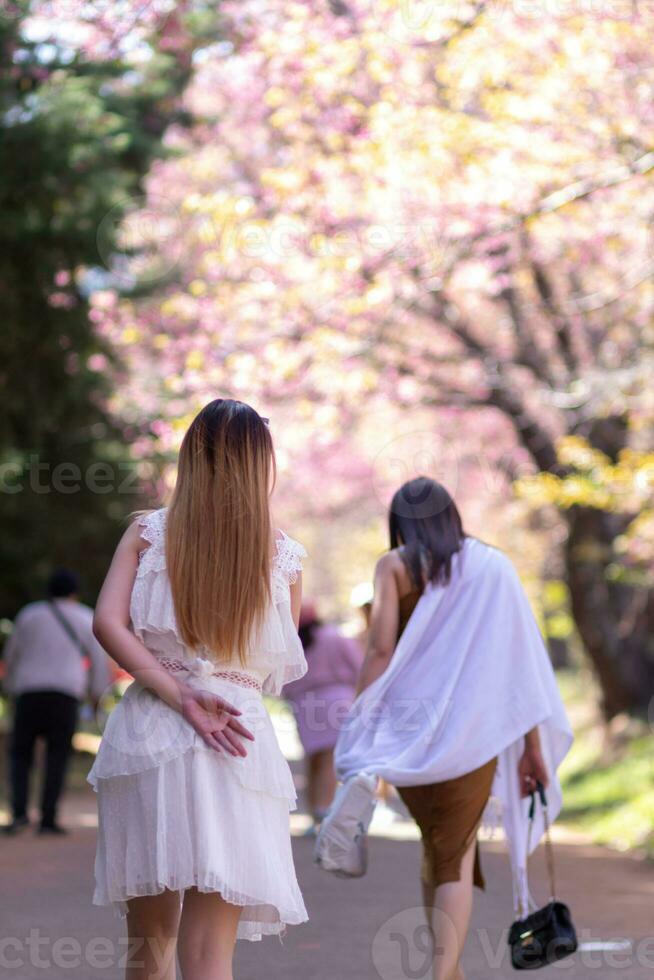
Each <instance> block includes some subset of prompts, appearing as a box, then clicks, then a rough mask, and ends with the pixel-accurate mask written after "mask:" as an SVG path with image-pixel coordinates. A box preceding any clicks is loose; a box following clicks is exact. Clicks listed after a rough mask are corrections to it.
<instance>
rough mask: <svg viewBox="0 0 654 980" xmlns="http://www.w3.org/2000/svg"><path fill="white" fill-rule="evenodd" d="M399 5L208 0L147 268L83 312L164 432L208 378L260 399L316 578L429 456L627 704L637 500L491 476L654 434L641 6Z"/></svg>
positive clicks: (182, 416) (634, 621)
mask: <svg viewBox="0 0 654 980" xmlns="http://www.w3.org/2000/svg"><path fill="white" fill-rule="evenodd" d="M412 6H413V5H405V4H398V3H393V2H388V3H377V4H370V3H368V2H363V0H350V2H347V0H346V2H343V3H340V2H339V3H331V4H329V3H306V4H298V3H292V4H289V5H284V8H283V10H282V9H281V8H280V9H274V8H273V9H268V10H267V14H266V16H265V17H262V16H261V5H260V4H259V3H258V2H256V0H250V2H248V0H242V2H240V3H238V4H236V3H224V4H223V6H222V8H221V9H222V12H223V15H224V16H225V19H226V23H227V38H228V40H229V44H226V45H225V46H224V47H222V48H221V49H219V50H218V49H217V50H215V51H214V52H213V53H212V57H211V58H209V59H207V60H206V61H205V62H203V63H202V64H201V65H198V67H197V71H196V73H195V76H194V80H193V83H192V85H191V87H190V88H189V90H188V92H187V96H186V100H187V105H188V106H189V107H190V108H191V109H192V111H193V112H194V114H195V115H196V116H197V117H199V118H201V120H202V121H201V124H200V125H199V126H196V127H194V129H193V130H192V132H189V133H188V134H186V135H182V136H181V138H180V143H179V150H180V155H179V157H178V158H177V159H175V160H172V161H170V162H168V163H165V164H162V165H160V166H158V167H157V170H156V174H154V175H153V179H152V181H151V183H150V191H151V199H150V205H151V206H152V207H154V209H155V210H156V211H158V213H159V214H160V216H161V220H162V221H168V222H170V223H172V224H173V225H174V229H175V231H174V234H170V235H169V236H168V237H167V238H166V241H165V242H162V251H164V252H165V254H166V255H167V256H168V261H169V268H170V269H171V270H172V271H171V275H170V278H169V280H168V281H167V282H162V289H161V290H160V292H159V293H158V294H157V295H152V296H149V297H146V298H144V299H142V298H138V299H136V300H135V301H132V300H127V301H125V302H122V303H119V302H117V301H116V297H115V296H114V295H113V294H110V293H107V292H105V293H103V294H98V296H97V297H96V308H97V310H98V314H99V321H98V325H99V330H100V333H101V335H102V336H104V337H106V338H107V339H108V340H109V341H110V342H111V343H112V344H113V345H114V346H115V347H116V348H117V349H119V350H120V351H121V353H122V355H123V356H124V358H125V359H126V363H127V364H128V365H129V377H131V378H132V379H134V383H132V384H131V386H130V384H128V385H126V386H125V387H124V388H123V390H122V398H123V399H124V401H125V404H126V405H127V406H132V407H133V408H134V409H135V410H136V406H140V410H142V411H144V412H145V413H146V414H148V413H151V414H152V415H157V417H158V427H159V442H160V445H161V446H162V447H164V448H169V449H172V448H174V446H175V445H176V443H177V441H178V437H179V433H180V431H181V430H182V429H183V427H184V424H185V423H186V421H188V413H189V410H190V407H191V406H193V408H195V407H196V406H197V405H198V404H199V403H200V402H201V401H202V400H204V399H205V398H206V397H209V396H211V394H212V393H215V392H216V391H220V392H230V393H233V394H235V395H237V396H241V397H247V398H256V399H259V400H260V401H263V402H264V403H265V404H268V405H271V406H272V408H270V409H268V410H267V411H266V414H272V415H274V417H275V419H276V422H277V426H278V428H277V433H278V434H277V438H278V445H279V446H280V450H281V453H282V457H283V461H284V464H285V475H286V477H287V480H288V481H290V483H291V485H292V487H293V488H294V489H295V488H297V487H298V486H299V487H313V493H310V494H309V495H308V496H307V495H305V496H304V497H303V496H302V495H301V494H293V493H291V494H290V495H289V497H288V504H289V506H288V508H287V512H288V513H289V514H291V515H292V519H293V520H294V521H296V523H297V521H298V516H299V511H302V509H303V508H304V517H305V519H306V520H305V522H306V525H307V527H309V528H310V530H309V532H308V533H309V534H310V535H311V536H313V540H314V544H315V545H316V546H317V548H316V550H317V551H318V553H319V554H320V556H321V558H320V561H319V564H320V566H321V574H322V566H326V565H327V564H329V563H330V562H331V564H332V565H333V566H334V567H339V568H340V569H343V568H345V569H347V568H348V567H349V568H351V567H357V568H361V567H362V566H364V565H365V564H367V565H369V564H370V560H371V558H372V557H373V554H372V552H374V551H375V549H377V550H379V549H380V548H381V547H383V540H384V539H383V537H382V535H381V534H380V529H379V522H380V515H381V513H382V512H383V508H384V506H385V504H386V503H387V501H388V495H389V492H390V490H391V488H392V486H391V485H392V484H393V483H396V484H397V483H399V482H401V480H402V479H406V478H408V477H409V476H411V475H414V473H415V472H416V470H420V469H429V470H430V471H431V472H432V475H435V476H439V477H441V478H442V479H443V480H444V482H445V483H446V484H448V485H449V486H450V487H451V489H452V490H453V491H454V493H455V494H456V495H457V498H458V499H461V500H462V501H463V502H464V504H467V505H468V506H464V511H465V512H466V516H468V515H469V520H468V523H469V525H470V526H471V528H472V530H474V531H477V532H478V533H482V534H485V536H487V537H490V538H491V539H492V540H493V541H495V543H497V544H500V545H502V546H504V547H507V548H508V549H509V550H510V551H511V552H512V553H513V554H514V555H515V556H516V557H517V558H518V560H519V561H520V562H521V564H522V566H523V569H522V570H523V572H524V571H525V566H526V567H527V570H528V571H530V572H534V570H535V568H536V566H537V565H539V566H540V568H539V569H538V573H537V574H543V575H544V576H545V577H546V578H547V579H548V580H549V581H551V579H552V573H551V569H552V568H553V567H554V568H556V569H557V572H556V574H557V575H560V579H559V581H560V583H561V586H562V588H561V589H559V590H558V596H559V600H561V599H562V600H563V601H564V602H566V605H567V610H564V609H560V610H559V612H558V614H557V628H558V627H560V625H561V623H562V622H564V621H565V618H566V611H567V612H568V613H569V614H570V615H571V621H573V622H574V626H575V629H576V633H577V635H578V637H580V639H581V641H582V644H583V648H584V650H585V651H586V654H587V655H588V657H589V660H590V663H591V664H592V665H593V669H594V671H595V673H596V676H597V678H598V680H599V683H600V687H601V696H602V703H603V709H604V713H605V716H606V717H607V718H611V717H612V716H614V715H616V714H617V713H619V712H621V711H623V710H640V711H642V710H644V709H646V708H647V706H648V704H649V700H650V698H651V694H652V691H653V690H654V648H653V639H652V615H653V608H654V607H653V602H654V592H653V590H652V579H651V561H652V555H651V553H650V555H649V557H648V559H647V561H646V562H645V564H644V565H643V568H642V574H640V575H639V576H637V577H634V576H633V575H631V574H630V573H629V570H628V568H627V562H626V557H625V554H624V552H623V550H622V543H623V541H624V537H625V534H626V533H628V529H629V528H630V527H631V528H633V527H634V518H635V517H636V516H637V515H636V514H634V512H633V511H632V510H630V508H626V509H625V508H623V507H622V506H618V503H617V502H616V500H615V499H614V498H613V497H611V496H610V495H609V497H608V498H607V500H606V502H605V503H604V504H603V505H602V506H598V505H597V501H596V499H595V498H594V497H592V496H591V498H588V497H584V496H583V495H580V496H579V498H578V499H576V500H575V501H574V503H573V504H570V505H565V506H564V505H563V504H562V502H561V499H560V497H559V496H558V495H557V494H554V493H553V494H551V496H550V497H549V498H548V499H547V500H543V501H541V502H540V503H539V504H538V505H536V504H533V506H532V503H533V501H534V500H535V498H532V503H528V504H527V505H526V506H524V507H523V508H522V510H521V509H520V507H519V506H516V502H515V501H514V500H513V499H512V496H513V494H512V489H511V488H512V485H515V484H516V482H517V481H520V480H521V479H522V478H523V477H526V476H529V475H533V474H542V475H544V476H547V477H551V478H553V479H554V480H557V481H558V480H560V481H563V484H564V485H565V486H569V481H570V480H571V479H573V478H574V472H575V467H574V466H572V468H571V464H570V463H568V462H565V461H563V458H562V457H561V455H560V447H561V446H564V447H565V446H566V445H567V446H569V445H570V443H569V441H566V440H569V439H570V438H573V439H581V440H583V441H584V443H585V444H587V445H588V446H589V447H590V449H591V450H592V451H595V452H598V453H600V454H602V457H603V458H604V459H605V460H606V464H605V466H604V471H605V473H608V472H609V470H610V468H611V467H612V466H618V465H621V461H622V460H623V459H624V458H625V456H624V454H625V453H627V452H634V453H639V452H640V453H646V452H647V447H648V441H649V440H651V431H652V425H651V423H652V413H651V393H650V391H651V384H650V380H649V379H650V378H651V369H652V360H653V359H652V347H653V340H654V330H653V326H652V313H653V306H654V292H653V290H652V270H653V268H654V261H653V255H652V215H653V213H654V183H653V180H652V176H653V174H654V108H653V107H654V77H653V76H652V72H651V60H650V59H651V55H650V44H651V12H650V11H649V9H648V8H646V7H644V6H641V5H637V4H634V5H629V7H628V8H624V9H622V8H621V9H616V10H615V11H613V12H611V11H607V10H603V11H602V12H598V13H597V14H594V13H593V12H587V11H583V12H579V11H575V10H574V9H573V10H571V11H569V12H568V11H563V12H560V13H559V12H553V13H550V12H549V11H543V10H542V9H540V8H539V7H538V5H534V6H533V8H529V9H526V10H519V9H518V8H517V7H515V8H512V7H507V6H506V5H496V4H492V3H483V2H478V3H472V2H471V3H467V4H458V5H456V11H455V13H454V15H452V14H450V13H449V12H448V9H447V7H446V6H441V5H433V4H427V5H420V4H418V5H415V8H414V9H415V12H416V14H417V16H414V17H411V16H410V15H411V9H409V8H412ZM150 365H152V366H150ZM144 376H145V377H147V378H148V379H149V385H148V386H147V390H146V394H145V396H144V391H143V384H142V379H143V377H144ZM307 446H308V447H309V448H308V449H307ZM335 459H337V460H338V463H336V462H335ZM283 472H284V471H283ZM348 472H349V476H348ZM598 479H601V477H600V476H599V475H598ZM639 479H640V480H641V482H642V481H643V480H644V481H645V483H644V486H645V492H644V496H643V499H642V502H641V505H640V506H642V507H643V508H644V509H647V508H649V507H650V506H651V504H650V501H651V482H652V481H651V471H650V470H648V469H647V468H644V469H643V471H642V473H641V476H640V478H639ZM344 487H349V490H345V491H344V490H343V488H344ZM523 499H524V498H523ZM528 499H529V498H527V501H528ZM299 500H300V501H302V502H301V503H300V502H298V501H299ZM330 508H331V512H332V513H333V515H334V518H335V523H336V524H337V526H338V527H340V528H341V529H342V530H343V531H344V537H345V540H346V542H347V544H343V545H342V547H341V548H340V551H339V552H338V555H337V554H336V553H335V545H334V542H335V540H337V539H338V538H339V535H335V534H334V530H333V528H334V524H333V523H331V522H329V521H325V520H324V518H325V516H326V515H327V514H329V513H330ZM375 515H377V516H375ZM319 522H320V523H321V527H319V528H317V527H316V525H317V523H319ZM373 540H374V541H375V542H376V545H374V546H373V545H372V544H371V542H372V541H373ZM343 574H345V573H341V577H342V575H343ZM554 591H555V592H556V591H557V590H556V589H555V590H554ZM549 592H550V594H551V593H552V589H551V588H550V589H549ZM541 605H546V603H545V604H541ZM542 611H543V614H544V617H543V618H544V619H546V618H547V616H546V614H547V612H548V611H547V610H546V609H543V610H542Z"/></svg>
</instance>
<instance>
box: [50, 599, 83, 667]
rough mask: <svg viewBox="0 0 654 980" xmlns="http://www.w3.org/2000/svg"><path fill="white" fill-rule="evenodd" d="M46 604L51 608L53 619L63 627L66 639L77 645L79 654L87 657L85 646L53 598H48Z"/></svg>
mask: <svg viewBox="0 0 654 980" xmlns="http://www.w3.org/2000/svg"><path fill="white" fill-rule="evenodd" d="M48 605H49V607H50V609H51V610H52V615H53V616H54V617H55V619H56V620H57V621H58V623H59V624H60V626H61V627H62V628H63V630H64V632H65V633H66V634H67V636H68V639H69V640H70V641H71V643H73V644H74V646H76V647H77V650H78V652H79V654H80V656H81V657H88V653H87V651H86V647H85V646H84V644H83V643H82V641H81V640H80V638H79V636H78V635H77V633H76V632H75V630H74V629H73V627H72V626H71V625H70V623H69V622H68V620H67V619H66V617H65V616H64V614H63V613H62V611H61V609H60V608H59V606H58V605H57V604H56V602H54V600H53V599H48Z"/></svg>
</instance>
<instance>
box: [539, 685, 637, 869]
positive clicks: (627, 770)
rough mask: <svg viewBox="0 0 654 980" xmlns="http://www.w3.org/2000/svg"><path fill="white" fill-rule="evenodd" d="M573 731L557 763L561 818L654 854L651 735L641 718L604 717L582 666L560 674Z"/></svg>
mask: <svg viewBox="0 0 654 980" xmlns="http://www.w3.org/2000/svg"><path fill="white" fill-rule="evenodd" d="M558 678H559V684H560V687H561V691H562V694H563V697H564V700H565V702H566V707H567V709H568V712H569V714H570V720H571V722H572V727H573V729H574V731H575V742H574V744H573V746H572V749H571V750H570V753H569V755H568V757H567V758H566V759H565V761H564V763H563V765H562V767H561V778H562V784H563V811H562V813H561V820H562V821H563V822H564V823H566V824H567V825H568V826H570V827H572V828H573V829H576V830H579V831H581V832H582V833H584V834H587V835H588V836H589V837H590V838H591V839H592V840H594V841H595V842H597V843H600V844H607V845H609V846H610V847H614V848H617V849H619V850H631V849H636V848H637V849H640V850H642V851H644V852H645V853H647V854H648V855H649V856H650V857H654V739H653V738H652V731H651V729H650V728H649V726H648V725H647V723H646V722H645V721H638V720H634V719H627V718H622V717H621V718H616V719H614V720H613V722H612V723H611V725H610V726H606V725H605V724H603V723H602V721H601V719H600V717H599V714H598V711H597V708H596V707H595V705H596V703H597V700H596V699H597V691H596V688H595V686H594V684H593V681H592V678H591V677H590V675H589V674H588V673H587V672H586V671H585V670H581V671H575V672H572V671H564V672H561V673H560V674H559V675H558Z"/></svg>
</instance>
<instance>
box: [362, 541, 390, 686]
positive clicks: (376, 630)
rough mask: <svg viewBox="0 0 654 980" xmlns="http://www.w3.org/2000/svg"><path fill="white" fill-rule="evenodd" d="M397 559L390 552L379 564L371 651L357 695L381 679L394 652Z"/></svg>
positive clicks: (376, 570)
mask: <svg viewBox="0 0 654 980" xmlns="http://www.w3.org/2000/svg"><path fill="white" fill-rule="evenodd" d="M397 560H398V559H397V557H396V556H395V555H394V554H393V553H391V552H389V553H388V554H386V555H383V557H382V558H380V559H379V561H378V562H377V567H376V569H375V595H374V598H373V601H372V612H371V616H370V631H369V634H368V648H367V650H366V656H365V659H364V661H363V667H362V668H361V674H360V676H359V683H358V686H357V695H358V694H361V692H362V691H365V689H366V688H367V687H369V686H370V684H372V683H373V681H376V680H377V678H378V677H381V675H382V674H383V673H384V671H385V670H386V668H387V667H388V665H389V664H390V662H391V658H392V656H393V653H394V651H395V645H396V643H397V631H398V627H399V622H400V598H399V592H398V583H397Z"/></svg>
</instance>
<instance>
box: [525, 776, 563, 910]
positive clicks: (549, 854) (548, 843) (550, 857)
mask: <svg viewBox="0 0 654 980" xmlns="http://www.w3.org/2000/svg"><path fill="white" fill-rule="evenodd" d="M536 793H538V796H539V798H540V802H541V806H542V807H543V820H544V822H545V861H546V864H547V875H548V878H549V882H550V902H553V901H555V898H556V878H555V868H554V848H553V847H552V837H551V834H550V818H549V812H548V808H547V796H546V795H545V787H544V786H543V784H542V783H541V782H539V783H537V788H536V791H535V792H532V793H531V804H530V806H529V827H528V829H527V860H526V862H525V866H527V865H528V863H529V848H530V844H531V831H532V828H533V826H534V816H535V814H536Z"/></svg>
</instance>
